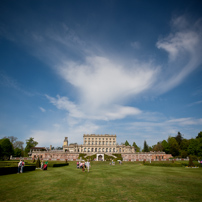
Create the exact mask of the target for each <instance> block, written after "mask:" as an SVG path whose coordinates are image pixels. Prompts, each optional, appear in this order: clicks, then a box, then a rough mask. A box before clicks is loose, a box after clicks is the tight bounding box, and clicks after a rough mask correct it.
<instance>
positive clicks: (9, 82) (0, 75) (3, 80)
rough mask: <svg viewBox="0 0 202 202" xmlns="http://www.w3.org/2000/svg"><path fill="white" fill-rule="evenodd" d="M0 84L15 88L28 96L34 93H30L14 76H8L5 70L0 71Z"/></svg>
mask: <svg viewBox="0 0 202 202" xmlns="http://www.w3.org/2000/svg"><path fill="white" fill-rule="evenodd" d="M0 84H1V85H3V86H5V87H7V88H13V89H15V90H17V91H19V92H21V93H23V94H25V95H27V96H33V95H34V94H33V93H30V92H28V91H26V90H24V89H23V88H22V87H21V85H20V84H19V82H18V81H17V80H15V79H13V78H12V77H10V76H8V75H7V74H6V73H5V72H1V71H0Z"/></svg>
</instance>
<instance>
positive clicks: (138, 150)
mask: <svg viewBox="0 0 202 202" xmlns="http://www.w3.org/2000/svg"><path fill="white" fill-rule="evenodd" d="M133 147H135V151H136V152H140V148H139V147H138V146H137V145H136V143H135V142H133Z"/></svg>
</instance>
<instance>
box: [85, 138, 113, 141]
mask: <svg viewBox="0 0 202 202" xmlns="http://www.w3.org/2000/svg"><path fill="white" fill-rule="evenodd" d="M90 139H91V138H88V141H90ZM97 139H99V140H101V139H102V140H105V138H95V140H97ZM112 139H113V140H115V138H109V140H112ZM86 140H87V138H85V141H86ZM93 140H94V138H92V141H93ZM106 140H108V138H106Z"/></svg>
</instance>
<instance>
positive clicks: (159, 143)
mask: <svg viewBox="0 0 202 202" xmlns="http://www.w3.org/2000/svg"><path fill="white" fill-rule="evenodd" d="M152 150H153V151H163V146H162V144H161V142H158V143H157V144H156V145H154V146H153V149H152Z"/></svg>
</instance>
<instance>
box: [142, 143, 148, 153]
mask: <svg viewBox="0 0 202 202" xmlns="http://www.w3.org/2000/svg"><path fill="white" fill-rule="evenodd" d="M143 152H149V146H148V144H147V142H146V140H145V141H144V149H143Z"/></svg>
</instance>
